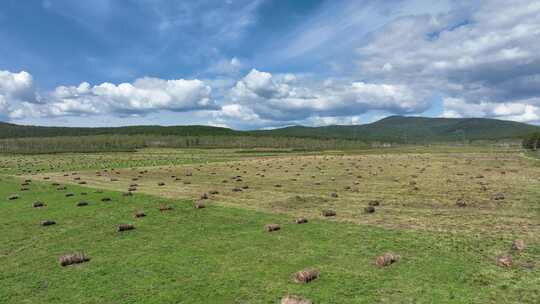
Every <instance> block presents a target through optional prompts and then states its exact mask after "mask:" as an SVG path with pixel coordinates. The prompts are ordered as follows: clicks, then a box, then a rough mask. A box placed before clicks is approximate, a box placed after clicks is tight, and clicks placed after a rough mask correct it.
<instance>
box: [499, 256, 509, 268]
mask: <svg viewBox="0 0 540 304" xmlns="http://www.w3.org/2000/svg"><path fill="white" fill-rule="evenodd" d="M496 262H497V266H499V267H504V268H510V267H512V265H513V261H512V256H511V255H509V254H502V255H499V256H497V259H496Z"/></svg>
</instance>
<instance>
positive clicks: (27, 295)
mask: <svg viewBox="0 0 540 304" xmlns="http://www.w3.org/2000/svg"><path fill="white" fill-rule="evenodd" d="M20 182H21V180H18V179H15V178H12V177H2V180H1V181H0V214H1V215H2V216H1V217H0V227H1V233H0V303H278V301H279V299H280V298H281V297H282V296H283V295H285V294H289V293H290V294H296V295H301V296H305V297H307V298H309V299H311V300H313V301H314V302H315V303H538V302H540V274H539V272H538V269H537V265H538V264H537V260H538V258H539V257H540V247H539V246H538V245H537V244H529V247H528V248H527V250H526V251H525V252H524V253H523V254H521V255H515V256H514V262H515V266H514V267H513V268H511V269H503V268H500V267H497V266H496V265H495V256H496V255H497V254H500V253H504V252H506V251H508V249H509V247H510V244H509V243H508V240H506V239H500V238H498V237H497V236H496V235H493V236H492V237H486V236H485V235H474V234H471V235H462V236H458V235H455V234H452V235H449V234H435V233H430V232H422V231H415V230H391V229H384V228H376V227H371V226H365V225H357V224H348V223H338V222H333V221H326V220H311V221H310V222H309V223H308V224H305V225H295V224H292V218H291V217H288V216H286V215H281V214H268V213H262V212H256V211H252V210H243V209H236V208H227V207H221V206H217V205H210V206H209V207H208V208H206V209H194V208H193V207H192V203H191V202H188V201H175V200H170V199H165V198H159V197H152V196H147V195H142V194H135V195H134V196H132V197H124V196H122V195H121V193H119V192H111V191H104V192H103V193H96V190H95V189H90V188H83V187H79V186H75V185H73V186H68V188H67V190H65V191H57V190H56V187H53V186H52V185H51V184H48V183H40V182H36V181H34V182H32V183H31V185H30V186H29V188H30V190H29V191H24V192H18V190H19V188H20ZM67 192H71V193H74V194H75V195H74V196H73V197H65V193H67ZM81 192H88V194H87V195H85V196H83V195H81ZM13 193H19V194H20V198H19V199H17V200H11V201H8V200H7V199H6V198H7V197H8V196H9V195H11V194H13ZM103 197H110V198H112V201H111V202H102V201H101V198H103ZM36 200H43V201H44V202H45V203H46V204H47V206H46V207H44V208H33V207H32V203H33V202H34V201H36ZM80 200H87V201H89V202H90V204H89V206H86V207H76V206H75V204H76V202H78V201H80ZM161 204H169V205H171V206H173V207H174V209H173V210H172V211H169V212H159V211H158V210H157V207H158V206H159V205H161ZM135 210H144V211H145V212H146V214H147V217H145V218H142V219H134V218H133V212H134V211H135ZM45 219H51V220H55V221H56V222H57V225H55V226H49V227H41V226H39V222H40V221H41V220H45ZM120 223H133V224H135V226H136V228H137V229H136V230H133V231H129V232H125V233H121V234H119V233H117V232H116V230H115V228H116V225H117V224H120ZM267 223H279V224H282V230H280V231H277V232H273V233H266V232H264V231H263V226H264V225H265V224H267ZM73 251H84V252H85V253H86V254H87V255H88V256H89V257H91V261H89V262H88V263H85V264H81V265H77V266H69V267H61V266H59V264H58V257H59V256H61V255H63V254H65V253H70V252H73ZM385 251H394V252H396V253H398V254H400V255H401V256H402V260H401V261H400V262H398V263H397V264H394V265H392V266H390V267H387V268H383V269H381V268H377V267H375V266H374V265H373V261H374V259H375V257H376V256H377V255H379V254H382V253H383V252H385ZM306 267H316V268H318V269H320V271H321V278H320V279H318V280H315V281H313V282H311V283H309V284H306V285H298V284H295V283H293V282H291V280H290V276H291V274H293V273H294V272H295V271H298V270H302V269H304V268H306Z"/></svg>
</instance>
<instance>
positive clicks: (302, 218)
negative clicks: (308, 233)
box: [294, 217, 308, 224]
mask: <svg viewBox="0 0 540 304" xmlns="http://www.w3.org/2000/svg"><path fill="white" fill-rule="evenodd" d="M294 222H295V223H296V224H305V223H307V222H308V219H307V218H305V217H299V218H297V219H295V220H294Z"/></svg>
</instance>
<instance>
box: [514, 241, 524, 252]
mask: <svg viewBox="0 0 540 304" xmlns="http://www.w3.org/2000/svg"><path fill="white" fill-rule="evenodd" d="M525 248H527V246H526V245H525V242H524V241H523V240H515V241H514V242H513V243H512V250H514V251H523V250H525Z"/></svg>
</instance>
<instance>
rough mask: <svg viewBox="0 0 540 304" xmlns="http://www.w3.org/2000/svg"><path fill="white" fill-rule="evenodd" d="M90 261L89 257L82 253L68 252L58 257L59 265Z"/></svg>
mask: <svg viewBox="0 0 540 304" xmlns="http://www.w3.org/2000/svg"><path fill="white" fill-rule="evenodd" d="M88 261H90V258H89V257H87V256H85V255H84V253H80V252H77V253H70V254H65V255H63V256H61V257H60V258H59V262H60V265H61V266H69V265H74V264H81V263H84V262H88Z"/></svg>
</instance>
